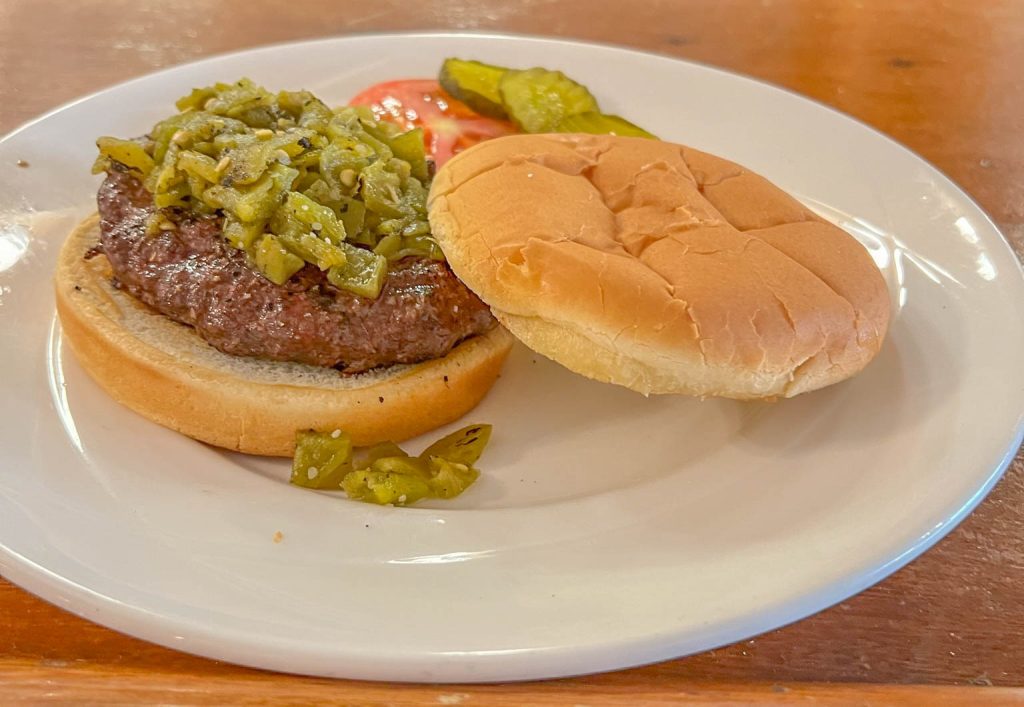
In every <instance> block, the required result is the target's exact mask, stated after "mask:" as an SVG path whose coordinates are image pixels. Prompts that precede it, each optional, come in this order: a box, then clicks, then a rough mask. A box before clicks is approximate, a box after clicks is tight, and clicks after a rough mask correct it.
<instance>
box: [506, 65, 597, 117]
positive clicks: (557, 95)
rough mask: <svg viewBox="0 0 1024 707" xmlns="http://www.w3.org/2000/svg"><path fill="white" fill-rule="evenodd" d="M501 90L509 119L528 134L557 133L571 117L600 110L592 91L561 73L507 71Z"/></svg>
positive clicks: (530, 70) (544, 70) (531, 70)
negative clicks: (561, 125)
mask: <svg viewBox="0 0 1024 707" xmlns="http://www.w3.org/2000/svg"><path fill="white" fill-rule="evenodd" d="M499 88H500V90H501V99H502V102H503V103H504V104H505V109H506V110H507V111H508V115H509V117H510V118H512V120H513V121H514V122H515V123H516V124H517V125H518V126H519V127H521V128H522V129H523V130H524V131H526V132H528V133H549V132H554V131H555V130H556V128H557V127H558V125H559V124H560V123H561V122H562V121H563V120H564V119H565V118H567V117H568V116H571V115H576V114H578V113H589V112H597V111H598V110H599V109H598V107H597V99H595V98H594V97H593V96H592V95H591V94H590V91H588V90H587V89H586V87H585V86H583V85H581V84H578V83H576V82H575V81H573V80H572V79H571V78H569V77H568V76H566V75H565V74H563V73H562V72H561V71H549V70H547V69H539V68H537V69H527V70H525V71H508V72H506V73H505V75H504V76H503V77H502V79H501V83H500V85H499Z"/></svg>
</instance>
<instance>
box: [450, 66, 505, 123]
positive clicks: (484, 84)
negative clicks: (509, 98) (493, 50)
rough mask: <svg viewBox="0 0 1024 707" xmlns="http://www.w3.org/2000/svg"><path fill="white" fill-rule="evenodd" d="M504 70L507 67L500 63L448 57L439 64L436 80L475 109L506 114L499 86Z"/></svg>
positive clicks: (498, 116) (494, 114)
mask: <svg viewBox="0 0 1024 707" xmlns="http://www.w3.org/2000/svg"><path fill="white" fill-rule="evenodd" d="M506 73H508V69H506V68H504V67H502V66H492V65H490V64H484V63H483V62H480V61H467V60H464V59H454V58H449V59H445V60H444V63H443V64H441V73H440V75H439V76H438V81H439V82H440V83H441V88H443V89H444V90H445V91H447V92H448V93H450V94H452V95H453V96H455V97H456V98H458V99H459V100H460V101H462V102H463V103H465V104H466V105H467V106H469V107H470V108H472V109H473V110H475V111H476V112H477V113H480V114H481V115H488V116H490V117H492V118H507V117H508V113H507V112H506V111H505V106H504V104H503V103H502V99H501V89H500V85H501V79H502V77H503V76H504V75H505V74H506Z"/></svg>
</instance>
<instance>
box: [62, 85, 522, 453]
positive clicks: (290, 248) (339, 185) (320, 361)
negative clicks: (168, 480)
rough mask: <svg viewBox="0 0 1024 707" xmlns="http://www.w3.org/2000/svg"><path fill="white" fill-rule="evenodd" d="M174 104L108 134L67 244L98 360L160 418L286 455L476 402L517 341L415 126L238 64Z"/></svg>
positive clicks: (399, 429)
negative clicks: (438, 198)
mask: <svg viewBox="0 0 1024 707" xmlns="http://www.w3.org/2000/svg"><path fill="white" fill-rule="evenodd" d="M178 107H179V109H180V112H179V113H178V114H176V115H174V116H172V117H170V118H169V119H167V120H165V121H161V123H159V124H157V125H156V126H154V128H153V130H152V131H151V132H150V133H149V134H148V135H147V136H145V137H144V138H141V139H138V140H118V139H114V138H102V139H101V140H100V141H99V147H100V151H101V157H100V159H99V161H98V162H97V167H96V171H98V172H100V173H102V174H103V175H104V179H103V182H102V185H101V186H100V188H99V192H98V196H97V207H98V213H97V214H96V215H95V216H93V217H91V218H89V219H87V220H86V221H85V222H83V223H82V224H80V225H79V227H78V228H77V229H76V230H75V231H74V232H73V233H72V234H71V235H70V237H69V238H68V239H67V240H66V242H65V243H64V245H63V247H62V249H61V253H60V256H59V262H58V268H57V272H56V295H57V311H58V314H59V317H60V320H61V324H62V328H63V332H64V337H65V339H66V341H67V342H68V344H70V347H71V349H72V350H73V351H74V353H75V355H76V358H77V359H78V361H79V362H80V363H81V365H82V366H83V367H84V368H85V370H86V371H87V372H88V373H89V374H90V376H92V377H93V378H94V379H95V380H96V381H97V382H98V383H99V384H100V385H101V386H102V387H103V388H104V389H105V390H106V391H107V392H108V393H109V394H110V395H111V396H112V397H114V398H115V399H116V400H118V401H119V402H121V403H124V404H125V405H127V406H128V407H130V408H132V409H133V410H135V411H136V412H138V413H140V414H142V415H144V416H145V417H147V418H149V419H151V420H153V421H155V422H157V423H158V424H161V425H164V426H166V427H169V428H171V429H174V430H176V431H178V432H182V433H184V434H186V435H188V436H190V437H193V438H195V439H198V440H201V441H204V442H207V443H210V444H213V445H216V446H219V447H224V448H228V449H232V450H237V451H241V452H246V453H251V454H264V455H278V456H290V455H291V454H292V452H293V450H294V445H295V433H296V430H299V429H327V430H332V429H336V428H340V429H344V430H345V431H346V432H347V433H348V434H349V435H350V436H351V438H352V440H353V442H354V443H355V444H357V445H369V444H373V443H376V442H381V441H385V440H402V439H406V438H409V437H412V436H415V435H418V434H421V433H423V432H426V431H428V430H430V429H433V428H435V427H438V426H440V425H443V424H446V423H448V422H451V421H453V420H455V419H457V418H459V417H461V416H462V415H463V414H465V413H466V412H467V411H468V410H470V409H471V408H472V407H473V406H475V405H476V404H477V402H479V400H480V399H481V398H482V397H483V395H484V394H485V393H486V392H487V390H488V389H489V388H490V387H491V385H492V384H493V383H494V381H495V380H496V378H497V376H498V373H499V371H500V369H501V365H502V363H503V361H504V359H505V357H506V356H507V354H508V352H509V350H510V347H511V341H512V340H511V337H510V336H509V335H508V334H507V333H506V332H505V331H504V330H503V329H502V328H501V327H500V326H498V325H497V323H496V321H495V320H494V318H493V316H492V315H491V314H490V312H489V310H488V309H487V307H486V306H485V305H484V304H483V303H482V302H481V301H480V300H479V299H478V298H477V297H476V296H475V295H474V294H473V293H472V292H470V291H469V290H468V289H467V288H466V287H465V286H464V285H463V284H462V283H461V282H460V281H459V280H458V279H457V278H456V277H455V276H454V275H453V274H452V272H451V270H450V268H449V267H448V266H447V264H446V263H445V261H444V260H443V257H442V256H441V255H440V252H439V251H438V250H437V246H436V243H434V242H433V240H432V239H431V238H430V237H429V233H428V226H427V222H426V214H425V205H424V201H425V197H426V187H425V184H426V183H427V181H428V174H427V171H426V170H427V163H426V160H425V155H424V152H423V139H422V136H421V135H420V134H418V133H416V132H415V131H411V132H412V134H411V135H410V134H409V133H404V132H399V131H398V130H397V129H396V128H395V127H393V126H390V125H388V124H385V123H383V122H380V121H377V120H376V119H375V118H374V117H373V116H372V114H370V113H369V111H364V110H359V109H354V108H353V109H345V110H343V111H331V110H329V109H328V108H327V107H326V106H325V105H324V104H323V103H321V102H320V101H318V100H317V99H316V98H314V97H313V96H311V95H310V94H308V93H305V92H282V93H280V94H270V93H268V92H267V91H265V90H263V89H262V88H260V87H258V86H255V85H253V84H251V83H250V82H248V81H244V80H243V81H240V82H238V83H236V84H218V85H217V86H213V87H210V88H207V89H198V90H197V91H195V92H193V94H192V95H191V96H187V97H185V98H184V99H182V101H179V104H178ZM406 136H408V137H406ZM417 148H418V149H417ZM399 155H401V156H399Z"/></svg>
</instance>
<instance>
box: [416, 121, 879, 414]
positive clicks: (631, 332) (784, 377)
mask: <svg viewBox="0 0 1024 707" xmlns="http://www.w3.org/2000/svg"><path fill="white" fill-rule="evenodd" d="M428 204H429V208H430V223H431V227H432V229H433V232H434V234H435V236H436V237H437V239H438V241H439V242H440V244H441V248H442V249H443V250H444V253H445V256H446V257H447V259H448V262H449V263H450V265H451V267H452V269H453V270H454V271H455V273H456V274H457V275H458V276H459V278H460V279H461V280H462V281H463V282H464V283H466V285H467V286H469V288H470V289H472V290H473V291H474V292H476V293H477V295H479V296H480V298H481V299H483V300H484V301H485V302H486V303H487V304H488V305H490V307H491V308H492V310H493V311H494V314H495V315H496V316H497V318H498V319H499V320H500V321H501V322H502V323H503V324H505V326H506V327H508V329H509V330H510V331H511V332H512V333H513V334H515V335H516V336H517V337H518V338H519V339H521V340H522V341H523V342H524V343H525V344H526V345H527V346H529V347H530V348H532V349H534V350H535V351H537V352H539V353H541V354H544V355H545V356H548V357H550V358H552V359H554V360H555V361H558V362H559V363H561V364H562V365H564V366H566V367H567V368H570V369H571V370H573V371H576V372H577V373H581V374H583V375H585V376H588V377H590V378H595V379H597V380H601V381H607V382H610V383H617V384H619V385H623V386H626V387H628V388H632V389H633V390H637V391H640V392H641V393H645V394H649V393H687V394H691V395H700V396H723V397H729V398H740V399H756V398H772V397H778V396H782V397H791V396H794V395H797V394H799V393H804V392H807V391H810V390H815V389H817V388H821V387H823V386H826V385H830V384H832V383H836V382H838V381H841V380H843V379H845V378H848V377H850V376H852V375H854V374H855V373H857V372H858V371H860V370H861V369H862V368H864V366H866V365H867V363H868V362H869V361H870V360H871V359H872V357H874V355H875V354H876V353H878V350H879V348H880V347H881V345H882V340H883V339H884V337H885V332H886V328H887V326H888V322H889V297H888V292H887V290H886V286H885V282H884V280H883V279H882V276H881V273H880V272H879V271H878V269H877V268H876V267H875V264H874V262H873V261H872V259H871V257H870V255H869V254H868V253H867V251H866V250H865V249H864V248H863V247H862V246H861V245H860V244H859V243H858V242H857V241H856V240H855V239H854V238H853V237H852V236H850V235H849V234H847V233H846V232H845V231H843V230H842V229H840V228H838V227H836V226H834V225H832V224H830V223H828V222H826V221H824V220H822V219H821V218H819V217H818V216H816V215H815V214H813V213H812V212H811V211H809V210H808V209H807V208H806V207H804V206H803V205H802V204H801V203H800V202H798V201H797V200H796V199H794V198H793V197H791V196H789V195H788V194H786V193H785V192H784V191H782V190H781V189H779V188H778V187H776V186H774V185H773V184H771V183H770V182H769V181H767V180H766V179H764V178H763V177H760V176H758V175H757V174H754V173H752V172H750V171H748V170H746V169H745V168H743V167H741V166H739V165H737V164H734V163H732V162H729V161H727V160H724V159H721V158H719V157H715V156H713V155H709V154H706V153H704V152H700V151H698V150H693V149H690V148H688V147H682V146H680V145H673V144H670V143H665V142H658V141H655V140H647V139H643V138H629V137H614V136H607V135H517V136H511V137H504V138H499V139H496V140H490V141H487V142H483V143H481V144H479V145H477V146H475V147H473V148H472V149H469V150H466V151H465V152H463V153H461V154H460V155H458V156H456V157H455V158H454V159H452V160H451V161H450V162H448V163H447V164H446V165H445V166H444V167H443V168H442V169H441V170H440V171H439V172H438V174H437V177H436V178H435V180H434V184H433V187H432V189H431V193H430V199H429V202H428Z"/></svg>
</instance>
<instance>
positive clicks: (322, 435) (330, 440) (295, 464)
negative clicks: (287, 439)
mask: <svg viewBox="0 0 1024 707" xmlns="http://www.w3.org/2000/svg"><path fill="white" fill-rule="evenodd" d="M351 471H352V438H351V437H349V436H348V435H347V434H345V433H344V432H342V431H341V430H335V431H333V432H316V431H314V430H301V431H299V432H298V433H296V435H295V456H294V457H293V458H292V477H291V483H292V484H294V485H296V486H302V487H303V488H308V489H330V490H334V491H337V490H338V489H340V488H341V482H342V480H343V479H344V478H345V475H346V474H348V473H350V472H351Z"/></svg>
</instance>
